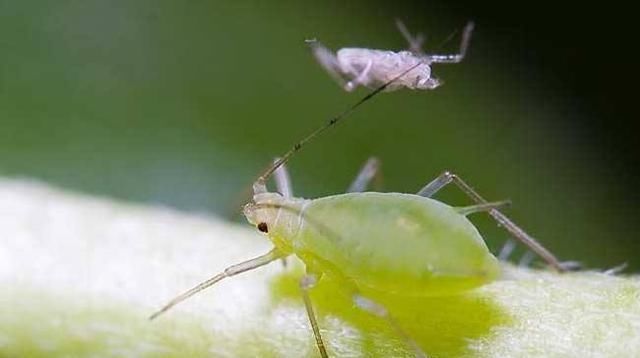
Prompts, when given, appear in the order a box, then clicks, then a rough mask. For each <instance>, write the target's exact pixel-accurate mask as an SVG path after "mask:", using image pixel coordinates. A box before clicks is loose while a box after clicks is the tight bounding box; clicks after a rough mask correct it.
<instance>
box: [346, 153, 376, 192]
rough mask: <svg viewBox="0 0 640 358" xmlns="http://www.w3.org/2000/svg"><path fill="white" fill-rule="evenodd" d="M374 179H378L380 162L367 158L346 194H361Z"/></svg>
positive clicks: (373, 158)
mask: <svg viewBox="0 0 640 358" xmlns="http://www.w3.org/2000/svg"><path fill="white" fill-rule="evenodd" d="M374 178H376V179H377V178H380V161H379V160H378V158H376V157H371V158H369V159H368V160H367V161H366V163H364V165H363V166H362V169H360V171H359V172H358V176H356V178H355V179H354V180H353V182H351V185H349V188H348V189H347V193H361V192H363V191H365V190H367V188H368V187H369V183H370V182H371V180H372V179H374Z"/></svg>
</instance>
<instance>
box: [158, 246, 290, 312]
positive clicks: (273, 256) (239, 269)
mask: <svg viewBox="0 0 640 358" xmlns="http://www.w3.org/2000/svg"><path fill="white" fill-rule="evenodd" d="M281 257H283V256H282V254H281V253H280V251H278V250H277V249H275V248H274V249H272V250H271V251H269V252H268V253H266V254H264V255H261V256H258V257H256V258H253V259H251V260H247V261H244V262H241V263H239V264H236V265H233V266H229V267H227V268H226V269H225V270H224V271H223V272H222V273H219V274H217V275H215V276H213V277H212V278H210V279H208V280H206V281H204V282H201V283H200V284H198V285H197V286H195V287H194V288H192V289H190V290H188V291H186V292H184V293H183V294H181V295H179V296H176V297H175V298H174V299H172V300H171V301H169V303H167V304H166V305H165V306H164V307H162V308H161V309H160V310H158V311H157V312H156V313H154V314H152V315H151V316H150V317H149V319H154V318H156V317H158V316H159V315H161V314H163V313H165V312H167V311H168V310H169V309H170V308H171V307H173V306H175V305H177V304H178V303H180V302H182V301H184V300H186V299H187V298H189V297H191V296H193V295H195V294H196V293H198V292H200V291H202V290H205V289H207V288H209V287H211V286H213V285H214V284H216V283H218V282H219V281H221V280H222V279H224V278H227V277H232V276H235V275H237V274H240V273H243V272H247V271H251V270H253V269H256V268H258V267H260V266H264V265H266V264H268V263H270V262H272V261H275V260H277V259H279V258H281Z"/></svg>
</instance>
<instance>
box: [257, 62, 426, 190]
mask: <svg viewBox="0 0 640 358" xmlns="http://www.w3.org/2000/svg"><path fill="white" fill-rule="evenodd" d="M422 64H423V62H418V63H417V64H415V65H413V66H411V67H410V68H409V69H407V70H405V71H404V72H402V73H401V74H399V75H397V76H396V77H394V78H392V79H391V80H390V81H388V82H387V83H385V84H383V85H382V86H380V87H378V88H376V89H374V90H373V91H371V92H370V93H369V94H367V95H366V96H364V97H362V99H360V100H359V101H358V102H356V103H355V104H353V105H351V106H350V107H349V108H347V109H346V110H344V111H343V112H342V113H340V114H338V115H337V116H335V117H333V118H331V119H329V120H328V121H327V123H325V124H324V125H322V126H320V127H319V128H318V129H316V130H314V131H313V132H311V133H310V134H309V135H307V136H306V137H304V138H303V139H302V140H301V141H299V142H297V143H296V144H294V145H293V147H291V149H289V150H288V151H287V152H286V153H284V154H283V155H282V156H280V159H278V160H276V161H275V162H274V163H273V165H271V166H270V167H269V168H267V170H265V171H264V173H262V175H260V177H258V180H256V182H255V183H254V184H253V188H254V191H256V192H262V191H264V190H265V189H264V187H265V183H266V182H267V179H269V177H270V176H271V174H273V172H275V171H276V169H278V168H279V167H280V166H281V165H282V164H285V163H286V162H287V161H289V158H290V157H291V156H292V155H293V154H295V153H296V152H297V151H299V150H300V148H302V146H304V145H305V144H307V142H309V141H310V140H312V139H313V138H315V137H316V136H318V135H319V134H321V133H322V132H324V131H326V130H327V129H329V128H331V127H332V126H334V125H335V124H337V123H338V122H340V120H342V119H344V118H345V117H347V116H348V115H349V114H351V112H353V111H354V110H355V109H356V108H358V107H360V105H362V104H363V103H365V102H366V101H368V100H370V99H371V98H373V97H374V96H375V95H377V94H378V93H380V92H382V91H384V90H385V89H386V88H387V87H388V86H389V85H390V84H392V83H393V82H395V81H397V80H398V79H400V78H402V77H403V76H405V75H406V74H407V73H409V72H411V71H413V70H414V69H415V68H416V67H418V66H420V65H422Z"/></svg>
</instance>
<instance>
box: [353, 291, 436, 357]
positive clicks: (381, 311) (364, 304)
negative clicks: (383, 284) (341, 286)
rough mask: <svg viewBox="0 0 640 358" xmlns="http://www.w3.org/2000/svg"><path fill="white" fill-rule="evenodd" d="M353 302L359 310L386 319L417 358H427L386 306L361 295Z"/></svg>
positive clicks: (354, 297) (357, 295) (355, 297)
mask: <svg viewBox="0 0 640 358" xmlns="http://www.w3.org/2000/svg"><path fill="white" fill-rule="evenodd" d="M353 302H354V303H355V305H356V306H357V307H358V308H360V309H362V310H364V311H367V312H369V313H371V314H373V315H375V316H378V317H380V318H383V319H385V320H386V321H387V322H388V323H389V325H390V326H391V327H393V329H394V330H395V331H396V334H397V335H398V336H400V337H402V339H404V341H405V343H406V344H407V346H409V347H411V348H412V349H413V351H414V352H415V354H416V357H421V358H426V357H427V356H426V354H424V352H423V351H422V349H421V348H420V347H419V346H418V344H417V343H416V342H415V341H414V340H413V339H411V337H409V335H408V334H407V333H406V332H405V331H404V330H403V329H402V327H400V325H399V324H398V322H396V320H395V319H394V318H393V316H391V315H390V314H389V312H388V311H387V309H386V308H385V307H384V306H382V305H380V304H378V303H376V302H375V301H373V300H371V299H368V298H366V297H364V296H362V295H360V294H355V295H354V296H353Z"/></svg>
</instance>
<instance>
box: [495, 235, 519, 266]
mask: <svg viewBox="0 0 640 358" xmlns="http://www.w3.org/2000/svg"><path fill="white" fill-rule="evenodd" d="M515 248H516V242H515V241H513V240H512V239H509V240H507V242H505V243H504V245H502V248H501V249H500V253H498V260H500V261H508V260H509V256H511V254H512V253H513V250H515Z"/></svg>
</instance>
